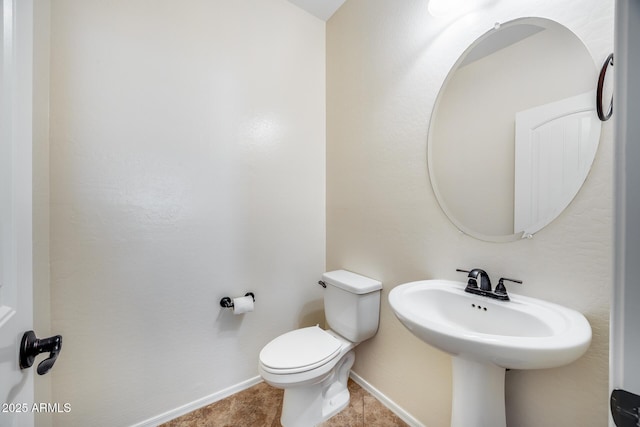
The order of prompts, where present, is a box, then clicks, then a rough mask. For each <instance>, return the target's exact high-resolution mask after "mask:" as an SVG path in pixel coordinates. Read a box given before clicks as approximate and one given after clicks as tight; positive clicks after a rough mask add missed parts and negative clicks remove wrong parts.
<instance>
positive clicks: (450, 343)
mask: <svg viewBox="0 0 640 427" xmlns="http://www.w3.org/2000/svg"><path fill="white" fill-rule="evenodd" d="M465 287H466V284H465V283H463V282H458V281H451V280H438V279H435V280H419V281H414V282H409V283H404V284H401V285H398V286H396V287H395V288H393V289H392V290H391V292H390V293H389V298H388V299H389V304H390V305H391V308H392V311H393V312H394V314H395V315H396V317H397V318H398V319H399V320H400V321H401V323H402V324H403V325H404V326H405V327H407V328H408V329H409V330H410V331H411V332H412V333H413V334H414V335H416V336H417V337H418V338H420V339H421V340H423V341H425V342H426V343H427V344H429V345H431V346H433V347H436V348H439V349H440V350H442V351H444V352H446V353H449V354H451V355H454V356H461V357H468V358H471V359H476V360H485V361H489V362H492V363H494V364H496V365H498V366H502V367H505V368H511V369H538V368H551V367H556V366H562V365H564V364H568V363H571V362H572V361H574V360H576V359H578V358H579V357H580V356H582V355H583V354H584V353H585V352H586V350H587V348H588V347H589V345H590V343H591V338H592V331H591V326H590V325H589V322H588V321H587V320H586V318H585V317H584V316H583V315H582V314H581V313H579V312H578V311H576V310H573V309H571V308H568V307H564V306H561V305H559V304H555V303H551V302H547V301H543V300H539V299H536V298H531V297H526V296H523V295H518V294H511V293H510V294H509V297H510V298H511V301H499V300H493V299H491V298H487V297H483V296H480V295H474V294H470V293H467V292H464V288H465ZM412 291H413V292H419V291H439V292H443V291H444V292H448V293H451V294H454V295H458V296H460V297H461V298H463V301H464V300H467V301H469V302H475V303H477V304H480V305H482V306H487V307H491V306H494V307H497V306H502V307H506V308H514V309H522V308H524V309H525V310H524V311H527V312H528V313H529V314H537V315H540V314H541V313H540V312H541V311H546V312H547V313H548V312H553V313H554V314H557V315H558V316H556V319H555V320H554V321H549V319H540V318H538V320H540V321H542V323H544V324H546V325H548V326H549V327H550V328H552V329H553V332H554V333H553V334H552V335H547V336H524V337H523V336H512V335H497V334H491V333H484V332H478V331H473V330H470V329H464V328H462V327H461V326H457V327H456V326H455V325H453V324H451V323H446V322H439V321H434V320H430V319H429V318H427V317H426V316H419V315H417V314H416V313H415V312H414V311H415V310H413V311H412V310H411V308H410V307H408V306H407V304H405V303H404V302H403V301H402V298H403V295H407V294H408V293H410V292H412ZM403 306H404V309H403ZM536 310H537V311H538V312H537V313H534V312H535V311H536ZM545 320H546V321H545Z"/></svg>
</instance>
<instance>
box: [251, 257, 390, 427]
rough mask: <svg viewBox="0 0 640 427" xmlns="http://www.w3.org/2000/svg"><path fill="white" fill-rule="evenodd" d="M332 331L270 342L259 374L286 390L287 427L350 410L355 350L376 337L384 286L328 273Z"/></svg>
mask: <svg viewBox="0 0 640 427" xmlns="http://www.w3.org/2000/svg"><path fill="white" fill-rule="evenodd" d="M321 284H323V285H326V290H325V294H324V310H325V317H326V319H327V324H328V326H329V329H328V330H323V329H321V328H320V327H318V326H311V327H308V328H301V329H296V330H294V331H291V332H287V333H285V334H283V335H280V336H279V337H277V338H275V339H274V340H272V341H271V342H269V343H268V344H267V345H266V346H264V348H263V349H262V351H261V352H260V361H259V364H258V371H259V372H260V375H261V376H262V378H263V379H264V380H265V382H266V383H267V384H270V385H272V386H274V387H277V388H282V389H284V399H283V402H282V416H281V417H280V422H281V423H282V425H283V426H284V427H312V426H315V425H317V424H320V423H321V422H323V421H326V420H327V419H329V418H331V417H332V416H333V415H335V414H337V413H338V412H340V411H341V410H342V409H344V408H345V407H346V406H347V405H348V404H349V390H348V389H347V380H348V379H349V372H350V370H351V367H352V366H353V362H354V361H355V352H354V348H355V346H356V345H358V344H359V343H361V342H362V341H365V340H367V339H369V338H371V337H373V336H374V335H375V334H376V332H377V331H378V323H379V320H380V291H381V289H382V283H380V282H379V281H377V280H373V279H370V278H368V277H364V276H361V275H359V274H355V273H352V272H350V271H346V270H336V271H330V272H328V273H324V274H323V275H322V282H321Z"/></svg>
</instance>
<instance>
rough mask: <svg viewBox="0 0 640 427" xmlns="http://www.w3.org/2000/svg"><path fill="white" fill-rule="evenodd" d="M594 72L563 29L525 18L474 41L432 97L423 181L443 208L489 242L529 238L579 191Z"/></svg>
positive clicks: (590, 130) (590, 128)
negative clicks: (425, 179) (426, 172)
mask: <svg viewBox="0 0 640 427" xmlns="http://www.w3.org/2000/svg"><path fill="white" fill-rule="evenodd" d="M596 82H597V70H596V66H595V63H594V61H593V59H592V57H591V55H590V53H589V52H588V50H587V49H586V47H585V46H584V44H583V43H582V42H581V41H580V40H579V39H578V37H577V36H575V35H574V34H573V33H572V32H571V31H570V30H568V29H567V28H565V27H563V26H562V25H560V24H558V23H556V22H553V21H550V20H546V19H542V18H524V19H519V20H515V21H511V22H509V23H506V24H502V25H501V26H500V27H499V28H498V29H493V30H491V31H489V32H488V33H486V34H485V35H484V36H482V37H480V38H479V39H478V40H477V41H476V42H475V43H474V44H473V45H472V46H471V47H470V48H468V49H467V50H466V51H465V52H464V53H463V54H462V56H461V57H460V59H459V60H458V62H457V63H456V65H454V67H453V69H452V70H451V71H450V73H449V75H448V76H447V79H446V81H445V83H444V85H443V87H442V89H441V90H440V94H439V95H438V100H437V102H436V105H435V108H434V111H433V114H432V117H431V124H430V129H429V147H428V148H429V159H428V161H429V174H430V177H431V182H432V185H433V188H434V191H435V194H436V197H437V199H438V202H439V203H440V205H441V206H442V209H443V210H444V212H445V213H446V214H447V216H448V217H449V219H451V221H452V222H453V223H454V224H455V225H456V226H457V227H458V228H459V229H460V230H462V231H463V232H465V233H467V234H469V235H472V236H474V237H477V238H479V239H482V240H487V241H509V240H514V239H517V238H520V237H522V236H523V235H525V236H526V235H529V234H533V233H535V232H536V231H538V230H540V229H541V228H543V227H544V226H545V225H547V224H548V223H549V222H551V221H552V220H553V219H555V218H556V217H557V216H558V215H559V214H560V213H561V212H562V211H563V210H564V209H565V208H566V207H567V205H568V204H569V203H570V202H571V200H572V199H573V198H574V196H575V195H576V194H577V192H578V190H579V189H580V187H581V186H582V183H583V182H584V180H585V178H586V176H587V174H588V172H589V169H590V167H591V164H592V162H593V159H594V157H595V153H596V150H597V146H598V142H599V138H600V121H599V120H598V118H597V116H596V113H595V91H594V88H595V84H596Z"/></svg>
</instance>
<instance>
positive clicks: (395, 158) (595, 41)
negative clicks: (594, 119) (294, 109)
mask: <svg viewBox="0 0 640 427" xmlns="http://www.w3.org/2000/svg"><path fill="white" fill-rule="evenodd" d="M506 3H509V4H508V5H507V4H506ZM523 16H541V17H545V18H549V19H553V20H556V21H558V22H560V23H561V24H563V25H565V26H567V27H569V28H570V29H571V30H572V31H574V32H575V33H576V34H577V35H578V36H579V37H580V38H581V39H582V40H583V41H584V42H585V44H586V45H587V47H588V48H589V50H590V51H591V53H592V54H593V55H594V59H595V61H596V63H600V62H601V61H603V60H604V58H605V57H606V55H607V54H608V53H609V52H610V51H611V50H612V47H613V40H612V25H613V1H611V0H609V1H604V2H603V1H601V0H563V1H562V2H560V3H559V2H558V1H552V0H543V1H537V2H528V3H526V4H521V2H493V3H492V4H490V5H488V6H487V7H486V8H485V9H483V10H482V11H479V12H477V13H472V14H469V15H467V16H465V17H461V18H459V19H449V20H443V19H436V18H433V17H431V16H429V15H428V12H427V8H426V2H425V1H402V2H390V1H387V0H348V1H347V2H346V3H345V5H344V6H343V7H342V8H341V9H340V10H339V11H338V12H337V14H336V15H334V16H333V17H332V18H331V20H330V21H329V22H328V23H327V112H328V114H327V268H328V269H334V268H345V269H348V270H352V271H355V272H358V273H360V274H364V275H366V276H370V277H373V278H376V279H379V280H381V281H382V282H383V284H384V293H383V304H382V309H381V324H380V329H379V332H378V335H377V336H376V337H375V338H373V339H372V340H370V341H368V342H366V343H363V344H361V345H360V346H359V347H358V349H357V356H356V364H355V366H354V371H355V372H357V373H358V374H359V375H360V376H362V377H363V378H365V379H366V380H367V381H368V382H370V383H371V384H372V385H373V386H375V387H377V388H378V389H379V390H381V391H382V392H383V393H384V394H386V395H387V396H388V397H389V398H391V399H392V400H393V401H395V402H396V403H398V404H399V405H400V406H402V407H403V408H404V409H405V410H407V411H408V412H410V413H411V414H412V415H414V416H415V417H417V418H418V419H419V420H421V422H423V423H424V425H425V426H429V427H442V426H446V425H448V423H449V417H450V415H449V412H450V400H451V398H450V395H451V380H450V374H451V373H450V369H451V368H450V358H449V356H447V355H445V354H443V353H441V352H439V351H438V350H435V349H433V348H430V347H429V346H427V345H426V344H424V343H422V342H420V341H419V340H418V339H417V338H415V337H414V336H412V335H411V334H410V333H409V332H408V331H407V330H406V329H405V328H404V327H403V326H402V325H401V324H400V322H399V321H398V320H397V319H395V317H394V316H393V314H392V312H391V310H390V308H389V305H388V303H387V296H388V292H389V291H390V290H391V289H392V288H393V287H394V286H396V285H398V284H401V283H404V282H408V281H411V280H419V279H431V278H442V279H459V280H463V277H461V276H460V275H459V274H458V273H456V272H455V268H456V267H462V268H469V267H482V268H484V269H486V270H487V271H488V272H489V274H490V275H491V276H492V277H493V278H497V277H501V276H506V277H515V278H519V279H522V280H523V281H524V284H523V285H522V286H518V287H517V288H515V289H514V287H515V286H516V285H513V286H512V287H511V290H512V291H514V292H517V293H521V294H524V295H529V296H533V297H537V298H542V299H545V300H548V301H553V302H556V303H560V304H563V305H565V306H568V307H571V308H574V309H576V310H578V311H580V312H582V313H584V314H585V316H586V317H587V318H588V320H589V321H590V323H591V325H592V328H593V342H592V345H591V347H590V349H589V351H588V352H587V354H586V355H585V356H584V357H582V358H581V359H579V360H578V361H576V362H575V363H573V364H571V365H568V366H566V367H562V368H557V369H550V370H540V371H510V372H508V373H507V379H506V382H507V384H506V395H507V396H506V399H507V421H508V424H509V425H517V426H519V427H526V426H531V427H539V426H561V425H565V426H578V425H579V426H594V427H596V426H602V425H606V423H607V401H608V399H607V394H608V385H607V381H608V380H607V371H608V317H609V294H610V285H611V239H612V237H611V230H612V225H611V216H612V200H611V199H612V198H611V195H612V182H611V176H612V132H611V124H610V122H607V123H605V124H604V126H603V132H602V138H601V142H600V147H599V150H598V154H597V156H596V159H595V163H594V165H593V167H592V170H591V173H590V175H589V176H588V177H587V180H586V183H585V185H584V187H583V189H582V190H581V191H580V193H579V194H578V195H577V197H576V198H575V200H574V201H573V202H572V204H571V205H570V206H569V207H568V209H567V210H566V211H565V212H564V213H563V214H562V215H561V216H560V217H559V218H558V219H556V220H555V221H554V222H553V223H552V224H550V225H549V226H547V227H546V228H545V229H543V230H542V231H540V232H539V233H537V234H536V236H535V237H534V238H533V239H532V240H524V241H517V242H514V243H486V242H481V241H478V240H475V239H473V238H470V237H468V236H465V235H463V234H461V233H459V232H458V230H457V229H456V228H455V227H454V226H453V225H452V224H451V222H449V221H448V219H447V218H446V217H445V215H444V214H443V213H442V211H441V209H440V208H439V206H438V203H437V201H436V199H435V197H434V195H433V192H432V190H431V187H430V183H429V178H428V173H427V160H426V152H427V148H426V143H427V131H428V121H429V117H430V114H431V110H432V108H433V104H434V101H435V98H436V96H437V93H438V90H439V88H440V85H441V84H442V82H443V81H444V79H445V77H446V75H447V73H448V71H449V68H450V67H451V66H452V65H453V64H454V62H455V61H456V60H457V58H458V56H459V55H460V54H461V53H462V52H463V51H464V50H465V49H466V47H467V46H468V45H469V44H470V43H471V42H472V41H473V40H474V39H475V38H477V37H478V36H480V35H481V34H483V33H484V32H486V31H487V30H488V29H489V28H491V27H492V26H493V25H494V23H495V22H504V21H507V20H511V19H515V18H519V17H523ZM452 166H456V165H452Z"/></svg>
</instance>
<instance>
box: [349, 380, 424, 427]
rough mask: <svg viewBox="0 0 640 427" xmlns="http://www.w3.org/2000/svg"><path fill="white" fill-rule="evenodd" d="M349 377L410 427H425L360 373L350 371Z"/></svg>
mask: <svg viewBox="0 0 640 427" xmlns="http://www.w3.org/2000/svg"><path fill="white" fill-rule="evenodd" d="M349 377H350V378H351V379H352V380H353V381H355V382H356V383H357V384H358V385H359V386H360V387H362V388H363V389H365V390H366V391H368V392H369V393H370V394H371V395H372V396H373V397H375V398H376V399H378V400H379V401H380V403H382V404H383V405H384V406H386V407H387V408H388V409H389V410H390V411H391V412H393V413H394V414H396V415H397V416H398V418H400V419H401V420H402V421H404V422H405V423H407V424H409V425H410V426H411V427H426V426H425V425H424V424H422V423H421V422H420V421H418V420H417V419H416V418H415V417H414V416H413V415H411V414H410V413H408V412H407V411H405V410H404V409H402V408H401V407H400V406H398V404H397V403H395V402H394V401H393V400H391V399H389V398H388V397H387V396H385V395H384V394H382V392H381V391H380V390H378V389H377V388H375V387H374V386H372V385H371V384H369V383H368V382H367V381H365V380H364V379H363V378H362V377H361V376H360V375H358V374H356V373H355V372H353V371H351V373H350V374H349Z"/></svg>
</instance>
